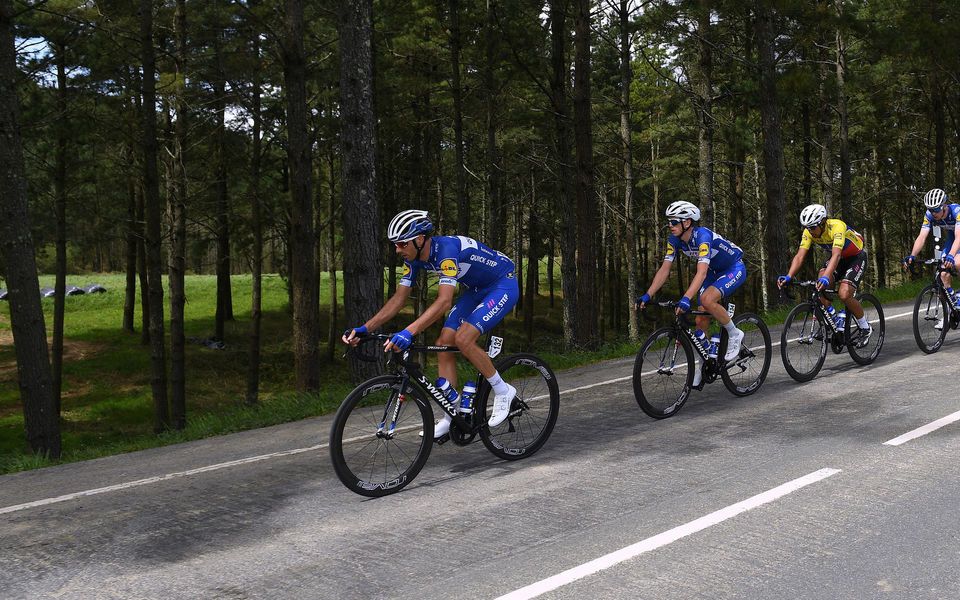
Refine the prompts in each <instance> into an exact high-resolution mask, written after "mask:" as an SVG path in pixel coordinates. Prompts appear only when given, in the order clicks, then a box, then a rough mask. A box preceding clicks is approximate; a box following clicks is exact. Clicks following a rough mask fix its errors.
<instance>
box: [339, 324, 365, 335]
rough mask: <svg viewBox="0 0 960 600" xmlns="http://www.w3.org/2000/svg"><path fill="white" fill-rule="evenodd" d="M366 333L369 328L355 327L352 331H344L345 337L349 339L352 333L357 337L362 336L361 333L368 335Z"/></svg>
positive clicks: (363, 326)
mask: <svg viewBox="0 0 960 600" xmlns="http://www.w3.org/2000/svg"><path fill="white" fill-rule="evenodd" d="M366 332H367V326H366V325H361V326H360V327H353V328H351V329H348V330H346V331H344V332H343V337H345V338H349V337H350V334H351V333H356V334H357V335H360V334H361V333H366Z"/></svg>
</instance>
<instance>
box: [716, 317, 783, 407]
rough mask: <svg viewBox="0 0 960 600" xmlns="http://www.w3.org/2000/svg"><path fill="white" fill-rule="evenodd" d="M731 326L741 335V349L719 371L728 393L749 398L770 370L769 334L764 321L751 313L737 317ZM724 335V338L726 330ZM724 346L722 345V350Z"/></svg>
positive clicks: (770, 346)
mask: <svg viewBox="0 0 960 600" xmlns="http://www.w3.org/2000/svg"><path fill="white" fill-rule="evenodd" d="M733 323H734V325H736V326H737V328H738V329H739V330H740V331H742V332H743V345H741V346H740V354H739V356H737V358H735V359H734V360H732V361H730V362H728V363H727V364H726V366H725V367H724V368H723V369H722V370H721V371H720V377H721V378H723V385H725V386H727V389H728V390H730V393H732V394H734V395H736V396H749V395H750V394H752V393H754V392H755V391H757V390H758V389H760V386H761V385H763V381H764V380H765V379H766V378H767V371H769V370H770V351H771V348H772V345H771V343H770V330H769V329H767V324H766V323H764V322H763V319H761V318H760V317H758V316H757V315H755V314H752V313H744V314H742V315H738V316H737V317H735V318H734V319H733ZM723 333H724V336H726V330H724V332H723ZM726 346H727V345H726V344H725V343H723V342H721V344H720V347H721V350H725V349H726ZM722 358H723V357H721V359H722Z"/></svg>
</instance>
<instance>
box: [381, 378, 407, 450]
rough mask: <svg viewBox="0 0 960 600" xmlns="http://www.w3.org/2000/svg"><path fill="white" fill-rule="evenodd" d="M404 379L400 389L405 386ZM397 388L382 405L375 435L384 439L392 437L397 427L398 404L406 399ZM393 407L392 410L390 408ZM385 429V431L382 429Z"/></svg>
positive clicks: (398, 416) (398, 417)
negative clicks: (381, 412) (381, 414)
mask: <svg viewBox="0 0 960 600" xmlns="http://www.w3.org/2000/svg"><path fill="white" fill-rule="evenodd" d="M406 383H407V382H406V381H404V382H403V384H402V385H401V386H400V390H403V389H405V388H406ZM400 390H397V392H396V394H394V395H391V396H390V400H389V401H388V402H387V405H386V406H384V407H383V416H382V417H381V418H380V425H379V426H378V427H377V437H378V438H384V439H388V440H389V439H393V436H394V432H395V430H396V428H397V421H398V420H399V419H400V406H401V405H402V404H403V401H404V400H405V399H406V398H405V396H404V393H403V392H402V391H400ZM391 407H393V410H390V409H391ZM384 430H386V431H384Z"/></svg>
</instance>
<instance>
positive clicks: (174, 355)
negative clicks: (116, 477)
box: [167, 0, 189, 429]
mask: <svg viewBox="0 0 960 600" xmlns="http://www.w3.org/2000/svg"><path fill="white" fill-rule="evenodd" d="M173 20H174V35H175V36H176V44H177V46H176V52H175V54H174V61H175V64H176V68H177V76H178V77H177V79H178V81H183V82H186V81H187V79H188V78H187V73H186V62H187V7H186V0H177V5H176V10H175V11H174V17H173ZM184 91H185V90H184V89H183V88H179V87H178V91H176V92H175V93H174V95H173V102H174V111H175V112H176V114H177V121H176V123H175V124H174V130H173V140H172V142H173V148H172V152H171V154H170V156H171V161H170V162H171V166H172V168H171V169H170V173H169V174H170V176H171V177H172V179H173V181H172V182H171V183H172V185H171V189H172V190H173V194H171V196H170V197H169V199H168V206H169V210H168V212H169V215H168V219H169V220H170V235H169V240H170V246H169V250H168V253H169V256H168V257H167V260H168V261H169V267H168V268H169V276H168V285H169V286H170V424H171V426H172V427H173V429H183V428H184V427H186V425H187V387H186V386H187V373H186V369H187V365H186V362H187V360H186V335H185V333H184V306H185V305H186V302H187V297H186V291H185V287H184V278H185V276H186V256H187V172H186V161H185V160H184V156H183V146H184V144H185V143H186V141H187V119H188V112H189V108H188V107H187V103H186V102H184V99H183V94H184Z"/></svg>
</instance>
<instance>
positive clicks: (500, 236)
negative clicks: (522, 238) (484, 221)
mask: <svg viewBox="0 0 960 600" xmlns="http://www.w3.org/2000/svg"><path fill="white" fill-rule="evenodd" d="M496 4H497V0H487V22H486V25H485V27H484V30H485V38H486V40H485V52H486V55H485V58H486V60H485V64H484V68H483V71H484V77H483V79H484V87H485V88H486V129H487V196H488V198H489V200H490V215H489V223H490V225H489V227H487V231H488V234H487V238H488V239H486V240H484V241H486V242H487V243H488V244H490V245H491V246H492V247H493V248H497V249H500V248H503V245H504V243H505V241H506V229H507V221H506V213H505V211H504V202H503V198H502V197H501V190H500V155H499V149H498V148H497V115H498V114H499V113H500V106H499V104H498V102H497V89H496V80H495V78H494V71H495V70H496V64H495V62H496V47H497V39H498V36H499V35H500V32H499V29H498V28H497V23H496ZM514 258H516V257H514Z"/></svg>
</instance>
